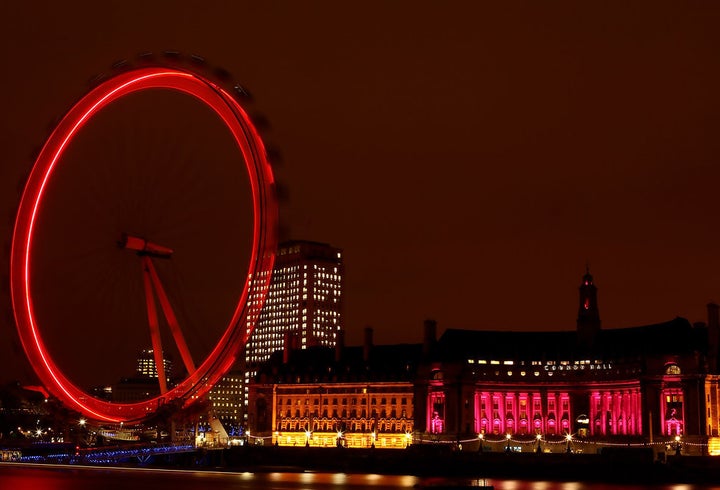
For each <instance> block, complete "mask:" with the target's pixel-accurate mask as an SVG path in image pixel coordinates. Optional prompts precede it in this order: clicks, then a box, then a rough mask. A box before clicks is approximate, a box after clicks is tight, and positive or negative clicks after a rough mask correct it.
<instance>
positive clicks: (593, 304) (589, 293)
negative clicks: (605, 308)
mask: <svg viewBox="0 0 720 490" xmlns="http://www.w3.org/2000/svg"><path fill="white" fill-rule="evenodd" d="M579 289H580V305H579V307H578V317H577V333H578V341H579V342H580V346H581V347H583V348H585V349H591V348H592V347H593V345H594V344H595V339H596V337H597V333H598V332H599V331H600V310H599V308H598V302H597V287H595V284H594V283H593V277H592V275H590V267H589V266H588V267H586V269H585V275H584V276H583V278H582V282H581V283H580V288H579Z"/></svg>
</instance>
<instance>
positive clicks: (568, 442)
mask: <svg viewBox="0 0 720 490" xmlns="http://www.w3.org/2000/svg"><path fill="white" fill-rule="evenodd" d="M570 442H572V434H566V435H565V444H566V446H565V452H566V453H568V454H570V453H571V452H572V451H571V450H570Z"/></svg>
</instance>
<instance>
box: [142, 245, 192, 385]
mask: <svg viewBox="0 0 720 490" xmlns="http://www.w3.org/2000/svg"><path fill="white" fill-rule="evenodd" d="M145 259H146V261H147V264H148V266H147V268H148V272H149V274H150V279H151V280H152V285H153V286H155V292H156V293H157V295H158V298H159V299H160V306H161V307H162V310H163V313H164V314H165V319H166V320H167V322H168V326H169V327H170V331H171V332H172V336H173V338H174V339H175V344H176V345H177V347H178V350H179V351H180V357H182V360H183V364H185V369H187V372H188V375H191V374H193V373H194V372H195V363H194V362H193V360H192V356H191V355H190V350H189V349H188V346H187V344H186V343H185V337H184V336H183V334H182V331H181V330H180V325H179V324H178V321H177V317H176V316H175V312H173V309H172V306H170V301H169V300H168V297H167V294H165V290H164V289H163V287H162V284H161V283H160V278H159V277H158V275H157V272H156V271H155V267H154V266H153V265H152V262H151V261H150V259H149V258H147V257H145Z"/></svg>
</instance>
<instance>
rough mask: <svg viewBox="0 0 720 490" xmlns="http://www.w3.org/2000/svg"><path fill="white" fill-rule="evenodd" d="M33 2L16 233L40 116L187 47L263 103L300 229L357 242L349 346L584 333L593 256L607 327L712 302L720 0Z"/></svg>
mask: <svg viewBox="0 0 720 490" xmlns="http://www.w3.org/2000/svg"><path fill="white" fill-rule="evenodd" d="M41 3H42V4H45V5H41V4H38V3H32V4H31V5H24V4H23V5H15V4H9V3H5V4H3V6H1V7H0V19H2V25H1V27H2V28H1V29H0V40H1V41H2V46H3V60H2V75H3V76H2V84H1V85H0V88H1V89H2V90H0V107H2V113H3V117H2V118H1V119H0V121H2V125H3V127H2V131H0V148H1V150H0V151H1V152H2V154H1V156H0V162H1V166H0V210H4V215H5V219H3V220H1V221H0V223H4V224H3V225H2V226H3V228H2V230H3V237H4V242H5V243H7V242H9V229H10V225H9V223H11V222H12V213H13V209H14V206H15V204H16V201H17V199H18V196H19V191H18V189H19V187H18V185H19V182H21V181H22V177H23V175H24V174H25V172H26V171H27V169H28V167H29V165H30V164H31V155H32V153H33V150H34V148H35V147H37V146H38V145H40V144H42V142H43V140H44V138H45V136H46V135H47V131H48V127H49V124H50V123H51V122H52V121H53V120H54V119H55V118H56V117H58V116H60V115H61V114H62V113H63V112H64V110H66V109H67V107H68V106H69V105H70V104H71V103H72V102H73V101H74V100H75V99H77V98H78V97H79V96H81V95H82V94H83V93H84V91H85V90H86V88H87V81H88V80H89V79H90V78H91V77H93V76H94V75H96V74H97V73H100V72H103V71H107V69H108V67H109V66H110V65H111V64H112V63H113V62H114V61H116V60H119V59H123V58H132V57H134V56H135V55H136V54H137V53H140V52H143V51H148V50H150V51H161V50H163V49H175V50H178V51H181V52H183V53H197V54H201V55H202V56H204V57H206V58H207V59H208V60H209V62H211V63H213V64H216V65H220V66H223V67H225V68H226V69H227V70H228V71H230V72H231V73H232V74H233V75H234V76H235V78H237V79H238V80H239V81H241V82H242V83H243V84H245V85H246V86H247V87H248V88H249V89H250V90H251V91H252V93H253V94H254V96H255V104H254V106H255V108H256V109H257V110H259V111H260V112H262V113H263V114H264V115H265V116H266V117H267V119H268V120H269V121H270V124H271V127H270V129H269V131H268V132H267V133H266V134H267V138H266V139H267V140H268V142H269V143H271V144H272V145H273V146H275V147H277V148H278V149H279V150H280V152H281V153H282V155H283V165H282V167H281V168H278V175H279V178H280V179H281V181H282V182H283V183H284V185H285V187H286V188H287V189H288V192H289V200H288V202H287V203H286V204H285V205H284V207H283V221H284V222H285V223H286V224H287V226H288V229H289V233H288V237H292V238H304V239H310V240H316V241H325V242H329V243H331V244H333V245H335V246H338V247H341V248H343V249H344V250H345V264H346V316H345V326H346V330H347V331H348V336H347V339H348V342H349V343H359V342H360V341H361V338H362V329H363V327H365V326H367V325H370V326H373V327H374V328H375V339H376V342H379V343H394V342H415V341H419V339H420V337H421V328H422V321H423V320H424V319H425V318H428V317H431V318H435V319H436V320H437V321H438V324H439V327H440V329H441V331H442V329H443V328H446V327H455V328H470V329H518V330H537V329H548V330H563V329H572V328H574V325H575V316H576V312H577V287H578V285H579V283H580V278H581V276H582V274H583V273H584V271H585V264H586V263H587V262H589V263H590V269H591V272H592V274H593V275H594V277H595V281H596V285H597V286H598V288H599V302H600V312H601V318H602V321H603V327H605V328H612V327H622V326H631V325H642V324H650V323H654V322H661V321H666V320H669V319H672V318H674V317H675V316H683V317H686V318H688V319H689V320H690V321H702V320H704V315H705V313H704V310H705V304H706V303H707V302H708V301H711V300H715V301H720V280H719V279H720V255H719V254H718V246H717V243H718V240H719V239H720V231H718V218H717V217H718V215H720V202H718V199H717V197H716V196H717V188H718V183H719V182H720V179H719V177H720V158H718V157H719V156H720V138H718V134H719V130H720V107H719V103H720V95H718V94H719V93H720V91H719V90H718V87H720V57H719V56H718V51H719V49H720V30H718V28H717V26H718V25H720V5H717V4H714V3H711V2H657V1H652V2H632V3H628V2H596V3H591V2H551V3H541V2H498V3H497V4H496V5H489V4H486V3H483V2H470V1H468V2H423V1H420V2H418V1H412V2H410V1H401V2H368V1H363V2H355V1H350V2H235V1H228V2H207V1H197V2H188V1H182V2H139V1H138V2H129V1H123V2H103V5H102V6H100V5H99V4H98V3H97V2H83V1H77V2H69V3H70V4H72V5H71V6H68V5H67V2H66V3H65V4H62V5H60V4H55V3H54V2H41ZM148 3H149V4H150V5H148ZM124 136H127V135H124ZM4 260H5V262H7V258H4ZM3 277H5V278H6V277H7V274H3ZM3 301H4V303H5V304H6V305H7V303H8V300H7V288H6V287H4V289H3ZM0 320H1V321H3V322H4V323H3V325H2V332H4V333H3V335H2V339H3V340H2V343H1V345H0V349H2V352H3V353H5V352H7V356H6V355H5V354H3V357H2V359H11V360H12V359H16V360H17V361H16V362H15V364H16V365H17V366H18V369H16V371H18V372H19V371H23V370H22V369H20V368H19V367H20V365H21V364H22V362H23V361H22V355H21V354H20V353H19V351H17V349H15V350H13V348H12V345H13V344H16V343H17V341H16V340H15V333H14V330H13V329H14V327H13V325H12V322H11V321H10V317H9V316H8V315H5V316H3V318H2V319H0ZM16 347H17V346H16ZM19 375H22V374H19Z"/></svg>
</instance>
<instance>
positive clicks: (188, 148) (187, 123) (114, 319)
mask: <svg viewBox="0 0 720 490" xmlns="http://www.w3.org/2000/svg"><path fill="white" fill-rule="evenodd" d="M197 61H198V59H197V58H189V59H187V60H184V61H183V60H181V59H180V58H179V57H177V56H173V57H167V56H162V57H154V56H152V57H150V56H149V57H145V58H144V59H142V60H141V61H140V62H138V63H137V64H135V65H133V66H124V67H123V69H122V70H120V71H119V72H117V73H115V74H114V75H112V76H109V77H107V78H105V79H103V80H101V81H100V82H99V83H98V84H97V85H96V86H95V87H94V88H92V89H91V90H90V91H89V92H88V93H86V94H85V95H84V96H82V97H81V98H80V99H79V100H78V101H77V102H76V103H75V104H73V105H72V106H71V107H70V109H69V110H68V111H67V113H66V114H65V115H64V116H63V117H62V118H61V119H60V120H59V122H58V124H57V125H56V127H55V129H54V130H53V131H52V133H51V134H50V136H49V137H48V139H47V140H46V141H45V143H44V145H43V147H42V149H41V151H40V152H39V154H38V156H37V158H36V159H35V162H34V164H33V167H32V170H31V172H30V174H29V177H28V178H27V181H26V182H25V185H24V190H23V192H22V197H21V199H20V204H19V208H18V211H17V215H16V219H15V227H14V232H13V238H12V247H11V257H10V285H11V295H12V306H13V311H14V316H15V321H16V326H17V331H18V334H19V337H20V340H21V343H22V346H23V349H24V351H25V354H26V356H27V358H28V360H29V361H30V364H31V365H32V367H33V369H34V371H35V373H36V374H37V376H38V377H39V378H40V380H41V382H42V383H43V384H44V385H45V387H46V389H47V390H48V391H49V392H50V393H51V394H53V395H54V396H55V397H57V398H58V399H59V400H61V401H62V402H63V403H64V404H65V405H66V406H68V407H69V408H70V409H72V410H76V411H78V412H80V413H81V414H83V415H84V416H86V417H89V418H91V419H94V420H98V421H108V422H136V421H140V420H143V419H145V418H147V417H149V416H150V415H152V414H153V413H154V412H155V411H156V410H157V409H158V408H159V407H160V406H162V405H163V404H167V403H171V402H174V403H178V404H180V405H181V406H182V405H187V404H189V403H191V402H192V401H193V400H196V399H198V398H199V397H202V396H203V395H204V394H205V393H206V392H207V391H208V390H209V389H210V388H211V387H212V386H213V384H214V383H215V382H216V381H217V380H218V379H219V378H220V377H221V376H222V375H223V374H224V373H225V372H226V371H227V370H228V369H229V368H230V367H231V365H232V364H233V362H234V361H235V358H236V356H237V355H238V351H239V349H240V348H241V347H242V345H243V344H244V343H245V342H247V340H248V336H249V335H250V333H251V331H252V327H253V319H254V318H256V317H257V315H258V312H259V311H258V310H259V308H260V307H261V306H262V302H263V299H264V293H265V291H266V290H267V286H268V283H269V280H270V272H271V271H272V266H273V260H274V251H275V248H276V245H277V238H276V233H277V231H276V227H277V204H276V199H275V183H274V178H273V172H272V169H271V167H270V164H269V162H268V157H267V152H266V149H265V146H264V143H263V141H262V139H261V137H260V135H259V132H258V129H257V128H256V125H255V124H254V123H253V120H252V118H251V117H250V116H249V113H248V110H247V105H248V104H247V102H248V100H247V99H248V98H247V93H246V92H245V91H244V90H243V89H242V88H241V87H240V86H237V85H233V84H227V83H225V82H224V81H222V80H219V79H218V77H216V76H213V74H212V72H209V71H207V70H204V68H203V67H202V65H201V64H199V63H197ZM208 73H210V74H208ZM251 296H252V297H253V301H249V299H250V297H251ZM146 346H148V347H151V348H152V351H153V353H154V354H153V355H154V361H155V366H156V368H157V383H158V386H157V387H155V389H153V390H149V391H148V395H147V397H145V398H144V399H141V400H134V401H117V400H115V401H109V400H107V399H103V398H101V397H98V396H96V395H95V394H94V393H93V392H91V391H90V390H89V387H90V386H92V385H100V384H103V383H107V382H108V380H107V376H117V375H118V374H120V373H125V372H127V371H128V369H132V368H133V364H132V362H133V361H134V354H136V353H137V352H138V351H139V350H141V349H142V348H145V347H146ZM167 356H170V357H172V358H173V359H174V360H177V361H178V362H177V363H176V364H178V365H181V367H180V368H178V369H174V370H173V371H174V373H173V375H172V376H171V375H170V373H169V372H168V373H166V372H165V365H166V357H167ZM108 372H110V373H112V374H108ZM103 376H104V377H103ZM110 381H112V380H110Z"/></svg>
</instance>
